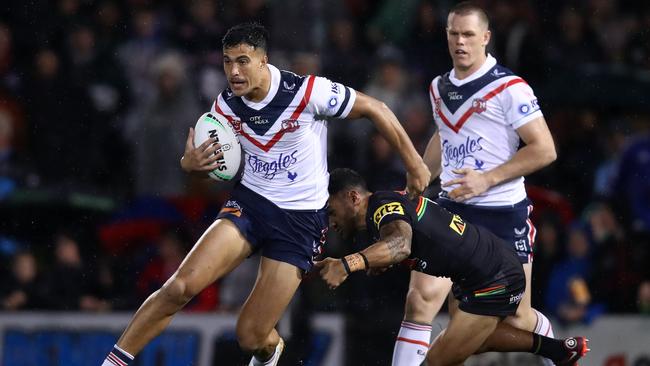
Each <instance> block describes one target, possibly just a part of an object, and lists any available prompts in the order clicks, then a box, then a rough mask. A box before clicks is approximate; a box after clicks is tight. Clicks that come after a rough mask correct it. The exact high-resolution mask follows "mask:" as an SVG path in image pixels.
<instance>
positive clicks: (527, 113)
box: [503, 82, 543, 129]
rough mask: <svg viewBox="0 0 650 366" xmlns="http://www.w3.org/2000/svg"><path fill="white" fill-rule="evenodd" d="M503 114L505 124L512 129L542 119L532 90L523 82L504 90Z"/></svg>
mask: <svg viewBox="0 0 650 366" xmlns="http://www.w3.org/2000/svg"><path fill="white" fill-rule="evenodd" d="M503 113H504V115H505V120H506V123H507V124H508V125H509V126H511V127H512V128H513V129H517V128H519V127H521V126H523V125H525V124H526V123H528V122H530V121H532V120H534V119H536V118H538V117H543V114H542V111H541V109H540V108H539V103H538V102H537V97H536V96H535V93H534V92H533V89H532V88H531V87H530V86H529V85H528V84H527V83H525V82H520V83H517V84H514V85H511V86H510V87H509V88H506V89H505V90H504V94H503Z"/></svg>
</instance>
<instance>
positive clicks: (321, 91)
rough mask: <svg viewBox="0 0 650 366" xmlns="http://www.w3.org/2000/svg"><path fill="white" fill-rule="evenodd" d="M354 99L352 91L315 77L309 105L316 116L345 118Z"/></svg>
mask: <svg viewBox="0 0 650 366" xmlns="http://www.w3.org/2000/svg"><path fill="white" fill-rule="evenodd" d="M356 98H357V93H356V91H355V90H354V89H352V88H350V87H347V86H345V85H343V84H341V83H336V82H334V81H331V80H329V79H327V78H324V77H320V76H317V77H316V79H315V80H314V88H313V90H312V95H311V98H310V100H309V104H310V107H311V108H312V109H313V112H314V114H315V115H317V116H323V117H333V118H345V117H347V116H348V114H349V113H350V110H352V106H353V105H354V101H355V100H356Z"/></svg>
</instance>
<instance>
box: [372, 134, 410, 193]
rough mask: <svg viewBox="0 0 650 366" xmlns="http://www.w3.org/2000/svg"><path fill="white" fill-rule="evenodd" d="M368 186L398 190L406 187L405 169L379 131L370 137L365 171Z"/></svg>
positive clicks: (375, 188)
mask: <svg viewBox="0 0 650 366" xmlns="http://www.w3.org/2000/svg"><path fill="white" fill-rule="evenodd" d="M365 176H366V179H367V181H368V187H369V188H370V189H372V190H399V189H404V187H406V180H405V176H406V171H405V169H404V165H403V164H402V163H401V161H400V160H399V157H398V156H397V155H396V154H395V153H393V151H392V149H391V147H390V145H389V144H388V141H386V139H385V138H384V137H383V136H381V135H380V134H379V133H377V132H375V133H373V135H372V137H371V138H370V153H369V154H368V164H367V171H366V172H365Z"/></svg>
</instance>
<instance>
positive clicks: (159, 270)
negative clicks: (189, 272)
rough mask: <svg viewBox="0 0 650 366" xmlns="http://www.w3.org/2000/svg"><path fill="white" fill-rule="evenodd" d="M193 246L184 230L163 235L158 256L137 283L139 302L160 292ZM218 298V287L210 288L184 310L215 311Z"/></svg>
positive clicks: (145, 269) (159, 242)
mask: <svg viewBox="0 0 650 366" xmlns="http://www.w3.org/2000/svg"><path fill="white" fill-rule="evenodd" d="M191 245H192V240H191V238H190V237H189V235H188V234H187V232H186V231H185V230H184V229H168V230H166V231H165V232H164V233H163V234H162V235H161V237H160V240H159V241H158V246H157V249H158V254H157V256H156V257H155V258H153V259H152V260H151V261H150V262H149V264H148V265H147V266H146V267H145V268H144V270H143V271H142V273H141V274H140V276H139V277H138V279H137V282H136V286H137V292H138V297H139V299H140V300H139V302H141V301H143V300H144V299H146V298H147V297H148V296H149V295H150V294H151V293H152V292H154V291H156V290H158V289H159V288H160V287H161V286H162V285H163V284H164V283H165V281H166V280H167V279H168V278H169V277H170V276H171V275H172V274H174V272H175V271H176V270H177V269H178V267H179V265H180V264H181V262H182V261H183V258H185V254H187V252H188V250H189V248H190V246H191ZM217 296H218V291H217V288H216V285H215V284H213V285H211V286H208V287H207V288H206V289H205V290H203V291H202V292H201V293H199V294H198V295H197V296H195V297H194V298H193V299H192V301H190V303H189V304H188V305H186V306H185V308H184V310H185V311H211V310H215V309H216V308H217V303H218V299H217Z"/></svg>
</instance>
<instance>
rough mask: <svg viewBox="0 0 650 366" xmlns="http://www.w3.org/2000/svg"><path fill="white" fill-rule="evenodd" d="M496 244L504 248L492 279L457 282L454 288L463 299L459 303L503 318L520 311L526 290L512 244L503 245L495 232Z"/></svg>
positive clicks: (463, 307) (465, 308)
mask: <svg viewBox="0 0 650 366" xmlns="http://www.w3.org/2000/svg"><path fill="white" fill-rule="evenodd" d="M492 237H493V238H494V240H495V241H498V243H494V245H495V246H499V247H500V248H501V249H502V252H503V253H502V255H501V256H500V257H501V258H499V259H500V260H501V261H502V262H501V264H500V265H499V267H498V268H497V271H496V272H495V273H494V274H493V275H492V276H490V280H487V281H484V282H481V283H472V284H470V283H462V282H454V284H453V286H452V292H453V294H454V297H455V298H456V299H457V300H458V301H459V302H460V303H459V305H458V307H459V308H460V309H461V310H462V311H464V312H466V313H471V314H477V315H490V316H497V317H500V318H504V317H506V316H510V315H514V314H515V313H516V312H517V308H518V307H519V303H520V302H521V299H522V298H523V296H524V291H525V290H526V276H525V274H524V269H523V267H522V266H521V263H520V262H519V261H518V258H517V256H516V255H514V253H513V252H512V249H511V248H504V245H503V243H502V241H501V240H500V239H499V238H496V237H495V236H492Z"/></svg>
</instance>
